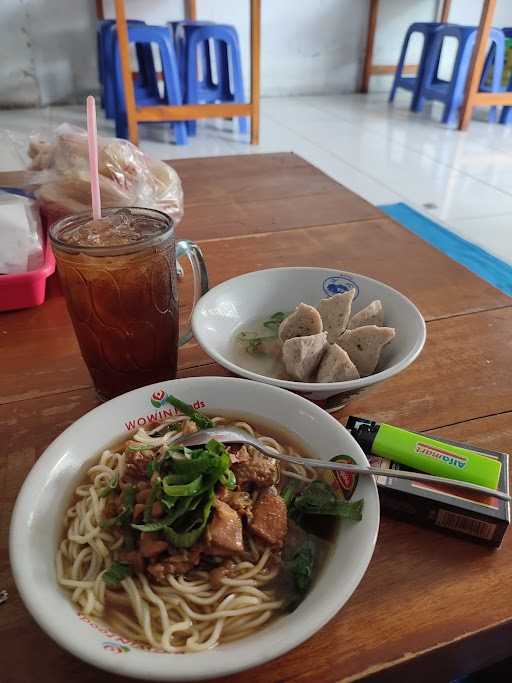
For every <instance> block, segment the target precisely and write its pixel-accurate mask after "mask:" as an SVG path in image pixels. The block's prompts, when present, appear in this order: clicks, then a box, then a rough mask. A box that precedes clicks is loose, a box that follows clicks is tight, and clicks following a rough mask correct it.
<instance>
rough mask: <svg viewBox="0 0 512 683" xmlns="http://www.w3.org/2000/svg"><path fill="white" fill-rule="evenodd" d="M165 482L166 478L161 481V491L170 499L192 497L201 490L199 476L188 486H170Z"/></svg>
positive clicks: (201, 478) (200, 477) (201, 479)
mask: <svg viewBox="0 0 512 683" xmlns="http://www.w3.org/2000/svg"><path fill="white" fill-rule="evenodd" d="M171 476H172V475H171ZM167 480H168V477H165V479H164V480H163V489H164V492H165V494H166V495H167V496H172V497H181V496H193V495H194V494H196V493H198V492H199V491H200V490H201V484H202V483H203V477H202V476H201V475H199V477H196V478H195V479H192V481H190V482H189V483H188V484H171V485H170V484H169V483H168V481H167Z"/></svg>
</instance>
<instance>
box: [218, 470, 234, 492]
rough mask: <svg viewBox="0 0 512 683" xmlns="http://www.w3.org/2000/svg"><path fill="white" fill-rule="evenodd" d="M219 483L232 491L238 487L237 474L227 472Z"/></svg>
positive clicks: (230, 471)
mask: <svg viewBox="0 0 512 683" xmlns="http://www.w3.org/2000/svg"><path fill="white" fill-rule="evenodd" d="M219 481H220V483H221V484H222V486H225V487H226V488H227V489H230V490H231V491H232V490H233V489H234V488H235V487H236V477H235V473H234V472H233V471H232V470H226V471H225V472H224V474H223V475H222V476H221V478H220V479H219Z"/></svg>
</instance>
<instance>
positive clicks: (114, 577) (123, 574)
mask: <svg viewBox="0 0 512 683" xmlns="http://www.w3.org/2000/svg"><path fill="white" fill-rule="evenodd" d="M131 574H132V567H131V565H130V564H128V562H112V564H111V565H110V567H109V568H108V569H107V571H106V572H105V573H104V574H103V581H104V582H105V583H106V584H107V586H118V585H119V583H120V582H121V581H123V579H126V578H127V577H128V576H131Z"/></svg>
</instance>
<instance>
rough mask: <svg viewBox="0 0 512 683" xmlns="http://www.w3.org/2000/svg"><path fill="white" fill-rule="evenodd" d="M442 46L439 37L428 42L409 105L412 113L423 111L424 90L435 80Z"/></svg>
mask: <svg viewBox="0 0 512 683" xmlns="http://www.w3.org/2000/svg"><path fill="white" fill-rule="evenodd" d="M442 46H443V39H442V37H441V36H439V35H434V37H433V38H432V39H431V40H430V41H429V44H428V49H427V51H426V54H425V59H424V62H423V69H422V74H421V79H420V81H419V83H418V86H417V87H416V89H415V91H414V96H413V100H412V104H411V109H412V111H414V112H420V111H422V110H423V106H424V104H425V96H424V89H425V88H428V87H429V86H431V85H432V84H433V83H434V81H435V79H436V76H437V70H438V66H439V55H440V54H441V49H442Z"/></svg>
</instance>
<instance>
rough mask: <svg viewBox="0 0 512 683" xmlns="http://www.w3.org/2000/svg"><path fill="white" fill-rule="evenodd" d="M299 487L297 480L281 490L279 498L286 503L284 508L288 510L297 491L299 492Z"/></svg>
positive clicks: (293, 480)
mask: <svg viewBox="0 0 512 683" xmlns="http://www.w3.org/2000/svg"><path fill="white" fill-rule="evenodd" d="M299 486H300V482H299V481H298V480H297V479H292V480H291V481H290V482H289V483H288V484H287V485H286V486H285V487H284V489H283V490H282V492H281V498H282V499H283V500H284V502H285V503H286V507H288V508H289V507H290V505H291V504H292V503H293V501H294V500H295V496H296V495H297V491H298V490H299Z"/></svg>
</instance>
